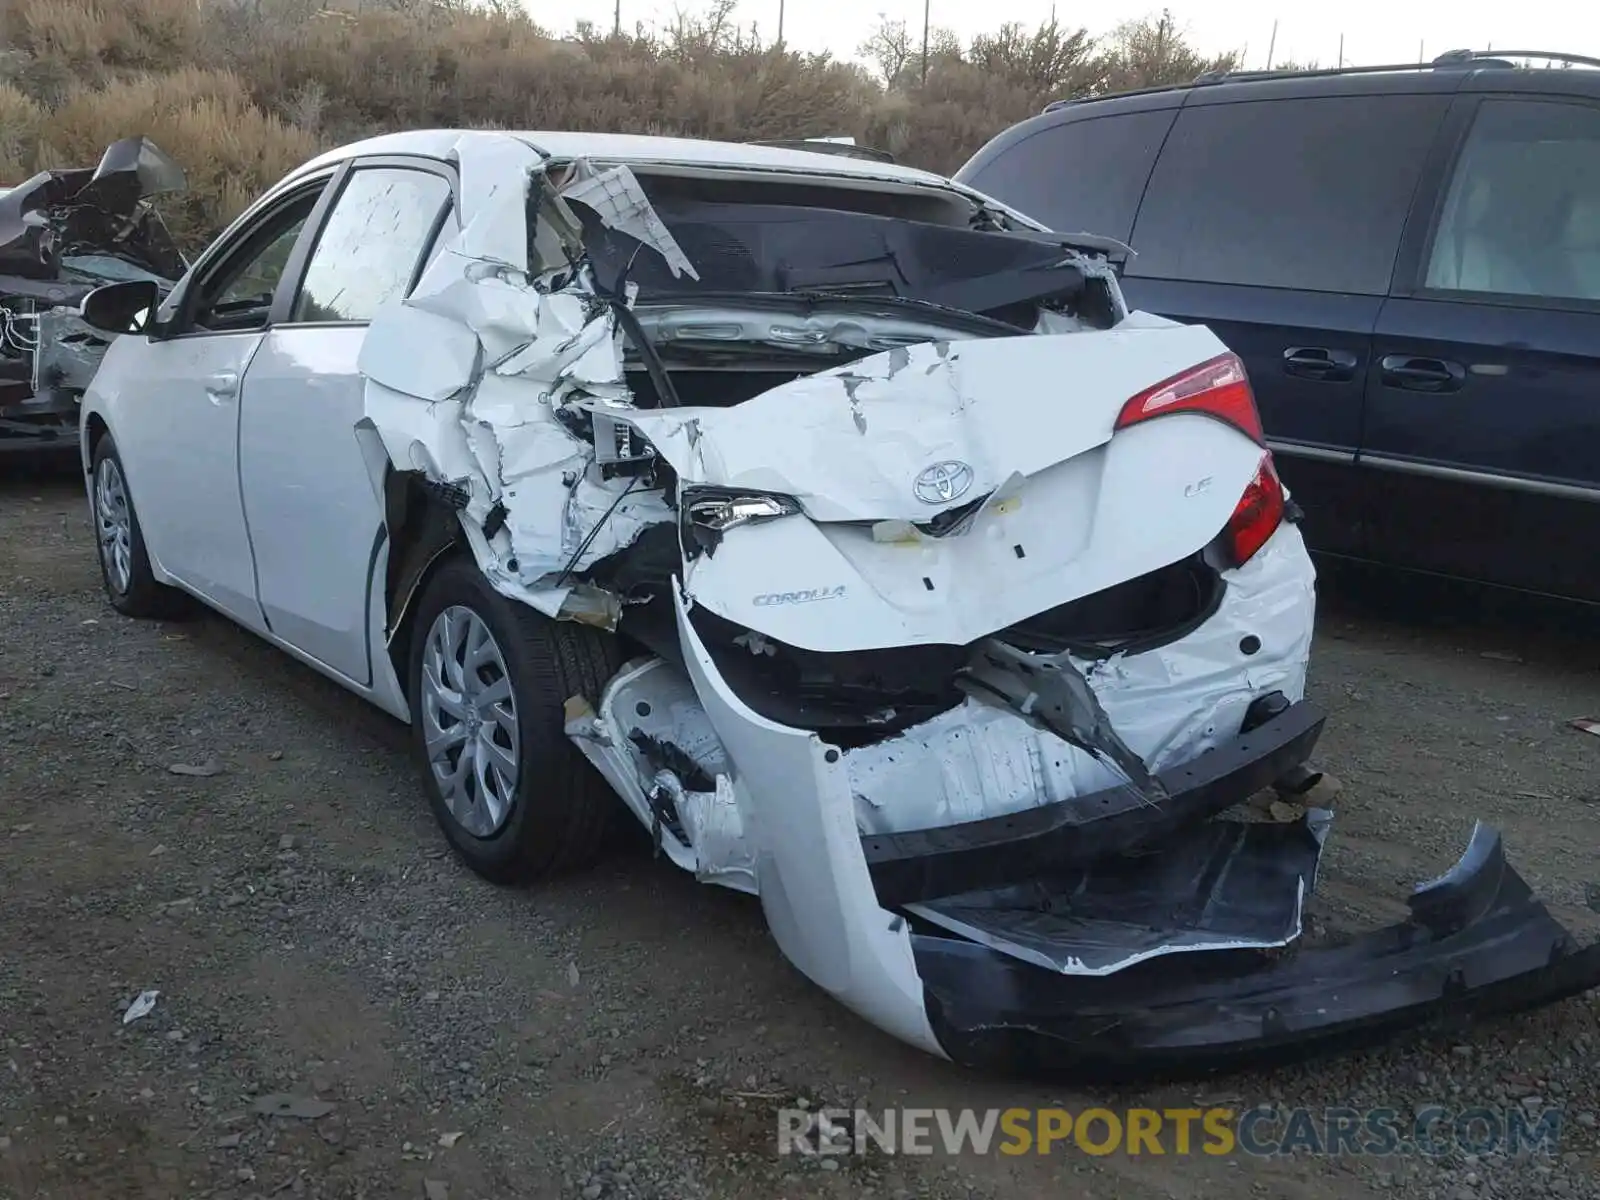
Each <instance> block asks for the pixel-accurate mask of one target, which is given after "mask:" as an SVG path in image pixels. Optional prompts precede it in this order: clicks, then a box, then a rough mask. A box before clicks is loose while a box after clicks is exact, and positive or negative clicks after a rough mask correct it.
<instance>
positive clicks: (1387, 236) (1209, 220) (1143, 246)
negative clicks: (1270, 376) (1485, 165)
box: [1127, 95, 1448, 296]
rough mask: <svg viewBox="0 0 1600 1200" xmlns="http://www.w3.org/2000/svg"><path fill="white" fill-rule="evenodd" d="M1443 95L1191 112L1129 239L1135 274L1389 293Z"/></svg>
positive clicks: (1252, 104)
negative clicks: (1403, 229) (1404, 230)
mask: <svg viewBox="0 0 1600 1200" xmlns="http://www.w3.org/2000/svg"><path fill="white" fill-rule="evenodd" d="M1447 104H1448V98H1447V97H1444V96H1396V95H1378V96H1326V97H1307V98H1305V99H1293V100H1289V99H1284V100H1255V101H1247V102H1244V103H1237V104H1206V105H1199V106H1196V107H1191V108H1186V109H1184V110H1183V111H1182V112H1181V113H1180V114H1179V116H1178V120H1177V123H1176V124H1175V125H1174V126H1173V129H1172V133H1171V135H1170V136H1169V137H1168V138H1167V142H1166V147H1165V149H1164V150H1163V151H1162V153H1161V161H1160V162H1158V163H1157V164H1156V169H1155V172H1154V174H1152V176H1151V178H1150V186H1149V188H1148V189H1147V190H1146V192H1145V199H1144V205H1143V207H1142V208H1141V209H1140V212H1139V220H1138V223H1137V224H1136V225H1135V227H1134V230H1133V247H1134V249H1135V250H1137V251H1138V252H1139V253H1138V257H1136V258H1135V259H1134V260H1133V261H1132V262H1131V263H1130V264H1129V266H1128V271H1127V273H1128V274H1129V275H1130V276H1135V277H1143V278H1148V279H1170V280H1183V281H1191V282H1198V283H1232V284H1245V285H1251V286H1256V287H1276V288H1296V289H1300V290H1304V291H1316V292H1347V293H1355V294H1358V295H1368V296H1381V295H1383V294H1384V293H1386V292H1387V291H1388V290H1389V278H1390V276H1391V274H1392V273H1393V271H1394V259H1395V252H1396V250H1397V249H1398V248H1399V245H1400V234H1401V230H1402V227H1403V226H1404V224H1405V218H1406V211H1407V209H1408V208H1409V207H1410V205H1411V197H1412V193H1413V192H1414V191H1415V189H1416V185H1417V178H1418V176H1419V175H1420V174H1421V171H1422V163H1423V159H1424V158H1425V157H1426V155H1427V153H1428V150H1429V147H1430V145H1431V144H1432V141H1433V138H1434V134H1435V132H1436V131H1437V129H1438V127H1439V122H1440V120H1441V118H1442V117H1443V115H1444V110H1445V107H1446V106H1447Z"/></svg>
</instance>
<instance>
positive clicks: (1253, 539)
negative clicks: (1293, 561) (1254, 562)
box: [1222, 454, 1283, 567]
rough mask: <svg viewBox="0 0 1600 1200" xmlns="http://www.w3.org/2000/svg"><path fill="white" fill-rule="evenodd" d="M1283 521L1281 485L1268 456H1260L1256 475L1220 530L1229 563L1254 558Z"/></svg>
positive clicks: (1234, 563) (1237, 565)
mask: <svg viewBox="0 0 1600 1200" xmlns="http://www.w3.org/2000/svg"><path fill="white" fill-rule="evenodd" d="M1281 524H1283V484H1281V483H1280V482H1278V473H1277V472H1276V471H1275V470H1273V469H1272V455H1270V454H1267V455H1264V456H1263V457H1262V459H1261V466H1260V468H1259V469H1258V470H1257V471H1256V477H1255V478H1254V479H1252V480H1251V481H1250V486H1249V487H1247V488H1245V490H1244V495H1243V496H1240V497H1239V503H1238V505H1237V506H1235V508H1234V510H1233V516H1231V517H1229V518H1228V524H1227V526H1226V528H1224V529H1223V531H1222V537H1223V540H1224V541H1225V542H1226V543H1227V547H1228V556H1229V557H1230V558H1231V559H1232V560H1233V565H1234V566H1236V567H1242V566H1244V564H1245V563H1247V562H1249V561H1250V560H1251V559H1252V558H1254V557H1255V554H1256V551H1257V550H1260V549H1261V547H1263V546H1265V545H1266V544H1267V539H1268V538H1269V537H1271V536H1272V535H1273V533H1274V532H1275V531H1276V530H1277V528H1278V526H1279V525H1281Z"/></svg>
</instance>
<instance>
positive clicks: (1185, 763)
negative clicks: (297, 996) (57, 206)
mask: <svg viewBox="0 0 1600 1200" xmlns="http://www.w3.org/2000/svg"><path fill="white" fill-rule="evenodd" d="M1127 253H1128V251H1127V250H1126V248H1125V247H1121V246H1118V245H1117V244H1115V243H1111V242H1107V241H1104V240H1101V239H1096V238H1093V237H1088V236H1083V237H1067V236H1062V235H1058V234H1050V233H1046V232H1044V231H1042V230H1040V229H1038V228H1037V227H1036V226H1034V225H1033V223H1031V222H1029V221H1028V220H1026V219H1025V218H1023V217H1021V216H1020V215H1018V214H1016V213H1014V212H1011V211H1009V210H1007V209H1005V208H1004V207H1003V206H1000V205H998V204H996V203H995V202H993V201H991V200H989V199H987V198H985V197H983V196H981V195H979V194H977V193H974V192H972V191H971V190H970V189H967V188H964V187H961V186H959V185H957V184H954V183H951V182H950V181H948V180H945V179H943V178H940V177H938V176H933V175H929V174H925V173H923V172H918V171H913V170H908V169H905V168H900V167H896V166H893V165H890V164H886V163H881V162H875V161H865V160H851V159H847V158H842V157H839V156H833V155H826V156H825V155H820V154H814V153H809V152H806V151H804V150H795V149H781V148H774V147H757V146H736V145H724V144H717V143H708V142H694V141H679V140H672V139H660V138H643V137H622V136H588V135H575V134H560V133H549V134H546V133H529V134H510V133H485V132H478V133H454V132H425V133H411V134H399V135H392V136H388V137H383V138H379V139H376V140H373V141H368V142H364V143H361V144H358V145H355V146H351V147H348V148H346V149H343V150H340V151H337V152H335V153H332V154H329V155H326V156H324V157H322V158H319V159H317V160H315V161H314V162H311V163H309V164H307V165H306V166H305V167H303V168H302V169H300V170H298V171H296V172H294V173H293V174H292V175H291V176H289V177H288V178H287V179H285V180H284V181H283V182H282V183H281V184H279V185H278V186H277V187H275V188H274V189H272V191H271V192H269V193H268V194H267V195H266V196H265V197H263V198H262V199H261V200H260V201H259V202H258V203H257V204H255V205H254V206H253V207H252V208H251V209H250V210H249V211H248V212H247V213H246V214H245V215H244V216H242V217H241V218H240V219H239V220H238V221H237V222H236V223H235V224H234V225H233V226H232V227H231V228H230V229H228V230H227V231H226V232H225V233H224V234H223V235H222V237H221V238H220V239H219V240H218V241H217V242H216V243H215V244H214V245H213V246H212V247H211V248H210V249H209V250H208V251H207V252H206V253H205V254H203V255H202V256H201V257H200V258H199V260H198V261H197V262H196V263H195V265H194V266H193V268H192V269H191V270H190V271H189V273H188V274H187V275H186V276H185V278H184V279H183V280H182V282H181V283H180V284H179V285H178V287H177V288H176V289H175V290H174V291H173V292H172V293H171V295H170V296H167V297H166V298H164V299H163V298H162V297H161V296H160V294H159V292H158V290H157V289H156V286H155V285H154V284H147V283H142V282H128V283H120V284H114V285H111V286H107V287H104V288H101V289H99V290H97V291H96V292H94V293H92V294H91V295H90V296H89V297H88V299H86V300H85V302H84V308H83V314H84V317H85V319H86V320H88V321H89V322H90V323H92V324H93V325H95V326H96V327H97V328H99V329H101V330H103V331H105V332H108V333H116V334H122V335H123V336H120V337H118V338H117V339H116V340H115V341H114V342H113V344H112V346H111V348H110V350H109V352H108V353H107V355H106V357H105V360H104V364H103V366H102V367H101V369H100V371H99V374H98V376H97V377H96V379H95V381H94V383H93V385H92V387H91V388H90V389H89V391H88V393H87V395H86V397H85V400H84V403H83V410H82V411H83V424H82V438H83V456H84V466H85V470H86V473H87V479H88V488H89V496H90V501H91V504H92V509H93V518H94V524H95V529H96V532H97V535H98V539H99V547H100V560H101V565H102V568H103V571H104V576H105V583H106V587H107V590H108V592H109V594H110V597H111V600H112V603H113V604H114V605H115V606H116V607H117V608H118V609H120V610H121V611H123V612H125V613H128V614H130V615H134V616H145V615H155V614H159V613H163V612H167V611H169V610H170V608H171V603H172V601H173V600H174V599H175V598H177V597H178V595H179V593H180V592H183V593H190V594H192V595H193V596H196V597H198V598H199V599H201V600H202V601H204V602H205V603H206V604H207V605H209V606H211V607H212V608H215V609H217V610H219V611H220V612H222V613H225V614H226V615H227V616H229V617H231V618H232V619H234V620H235V621H238V622H239V623H240V624H242V625H244V626H246V627H248V628H249V629H251V630H253V631H255V632H256V633H258V634H260V635H261V636H262V637H264V638H267V639H268V640H270V641H271V642H273V643H274V644H276V645H278V646H280V647H282V648H283V649H284V650H286V651H288V652H289V653H291V654H293V655H294V656H295V657H296V658H298V659H300V660H302V661H303V662H305V663H308V664H310V665H311V666H313V667H315V668H316V669H317V670H319V671H321V672H322V673H324V674H326V675H328V676H329V677H331V678H333V679H335V680H337V681H338V682H339V683H341V684H343V685H344V686H345V687H347V688H349V689H350V690H352V691H354V692H356V693H358V694H360V695H362V696H364V697H366V698H367V699H369V700H371V701H372V702H373V703H375V704H377V705H379V706H380V707H382V708H384V709H386V710H387V711H389V712H391V713H393V714H394V715H395V716H396V717H399V718H401V719H404V720H408V721H409V722H410V723H411V724H412V727H413V729H414V731H415V739H416V746H417V751H418V755H419V759H420V763H421V766H422V774H423V778H424V780H425V787H426V789H427V792H428V795H429V797H430V800H431V802H432V805H433V808H434V811H435V813H436V815H437V817H438V820H439V823H440V825H441V827H442V828H443V830H444V833H445V835H446V837H447V838H448V839H449V840H450V843H451V844H452V846H454V847H455V849H456V851H457V852H458V853H459V854H460V855H461V856H462V857H463V858H464V859H465V860H466V861H467V862H469V863H470V864H471V865H472V866H473V867H474V868H475V869H476V870H477V871H479V872H480V873H482V874H483V875H485V876H487V877H489V878H491V879H495V880H512V879H529V878H533V877H537V876H540V875H543V874H546V873H548V872H551V871H554V870H557V869H562V868H568V867H571V866H574V865H578V864H581V863H582V862H584V861H586V860H588V859H590V858H591V857H592V856H593V855H594V854H595V853H596V852H597V850H598V848H599V847H600V845H601V841H602V838H603V836H604V834H605V831H606V828H607V826H608V823H609V822H610V821H611V819H612V817H613V815H614V814H618V813H621V812H622V811H623V810H624V809H626V810H627V811H628V812H631V813H632V815H633V817H634V818H635V819H636V820H638V821H639V822H641V823H642V824H643V825H644V826H645V827H646V828H647V829H648V830H649V833H650V836H651V837H652V838H653V839H654V841H655V844H656V846H657V847H658V848H659V851H660V853H661V854H662V855H663V856H664V857H666V858H668V859H669V860H670V861H671V862H672V863H673V864H675V865H676V866H678V867H680V868H682V869H683V870H686V871H690V872H693V873H694V874H695V875H696V876H697V877H698V878H700V879H702V880H705V881H707V882H714V883H720V884H723V885H726V886H728V887H733V888H737V889H740V890H743V891H746V892H750V893H753V894H755V895H757V896H759V897H760V902H761V904H762V907H763V910H764V912H765V914H766V917H767V920H768V922H769V925H770V927H771V929H772V932H773V934H774V936H775V938H776V939H777V942H778V944H779V945H780V947H781V948H782V950H783V953H784V954H785V955H786V956H787V957H788V958H789V959H790V960H791V961H792V962H793V963H794V964H795V965H796V966H797V967H798V968H799V969H800V970H801V971H803V972H804V973H805V974H806V975H807V976H809V977H810V978H811V979H812V980H814V981H815V982H816V983H817V984H819V985H820V986H821V987H823V988H825V989H826V990H827V991H829V992H830V993H832V994H833V995H834V996H836V997H837V998H838V999H839V1000H841V1001H842V1002H844V1003H845V1004H847V1005H849V1006H850V1007H851V1008H853V1009H855V1010H856V1011H857V1012H859V1013H861V1014H862V1015H863V1016H865V1017H866V1018H867V1019H869V1020H871V1021H873V1022H875V1023H876V1024H878V1025H879V1026H881V1027H882V1028H884V1029H886V1030H888V1031H890V1032H891V1033H893V1034H894V1035H895V1036H897V1037H900V1038H902V1039H904V1040H906V1041H908V1042H910V1043H913V1044H915V1045H918V1046H921V1047H923V1048H925V1049H927V1050H929V1051H931V1052H933V1053H935V1054H940V1055H945V1056H948V1057H951V1058H954V1059H957V1060H959V1061H963V1062H970V1063H985V1064H990V1065H994V1066H998V1067H1002V1068H1011V1069H1018V1070H1028V1071H1035V1072H1037V1071H1044V1070H1050V1069H1059V1070H1068V1071H1074V1072H1079V1073H1083V1072H1088V1071H1093V1070H1097V1069H1106V1070H1110V1071H1112V1072H1116V1073H1127V1072H1131V1071H1135V1070H1140V1069H1145V1068H1151V1069H1158V1070H1163V1071H1180V1070H1189V1069H1195V1068H1215V1067H1218V1066H1223V1065H1228V1064H1231V1063H1234V1062H1239V1061H1244V1060H1247V1059H1249V1058H1251V1057H1253V1056H1256V1055H1258V1054H1261V1053H1263V1052H1267V1053H1271V1054H1273V1055H1281V1054H1282V1053H1283V1052H1284V1051H1285V1050H1287V1049H1289V1048H1306V1047H1315V1046H1320V1045H1322V1044H1324V1043H1326V1042H1328V1041H1330V1040H1332V1039H1334V1038H1338V1037H1343V1036H1345V1035H1349V1034H1353V1033H1368V1032H1372V1031H1375V1030H1384V1029H1389V1028H1392V1027H1395V1026H1398V1025H1403V1024H1411V1023H1416V1022H1418V1021H1420V1020H1423V1019H1425V1018H1427V1017H1429V1016H1431V1015H1433V1014H1435V1013H1436V1012H1440V1011H1443V1010H1445V1009H1449V1010H1450V1011H1452V1012H1454V1013H1457V1014H1459V1013H1463V1012H1468V1011H1472V1010H1474V1009H1482V1008H1506V1007H1515V1006H1520V1005H1528V1004H1534V1003H1539V1002H1543V1001H1545V1000H1549V999H1552V998H1554V997H1557V996H1559V995H1563V994H1567V993H1570V992H1573V991H1576V990H1581V989H1582V988H1585V987H1588V986H1592V984H1593V983H1594V982H1595V979H1596V977H1597V975H1600V958H1597V952H1596V951H1595V950H1594V949H1592V948H1590V949H1580V948H1579V947H1577V946H1576V945H1575V944H1574V942H1573V939H1572V938H1571V937H1570V936H1569V935H1568V933H1567V932H1566V931H1565V930H1564V929H1563V928H1562V927H1561V926H1560V925H1559V924H1557V923H1556V922H1555V920H1554V919H1553V918H1552V917H1551V916H1550V915H1549V914H1548V913H1547V912H1546V911H1545V909H1544V908H1543V907H1542V906H1541V905H1540V904H1539V903H1538V902H1537V901H1536V900H1535V899H1534V898H1533V897H1532V896H1531V895H1530V893H1529V891H1528V889H1527V887H1526V886H1525V885H1524V884H1523V883H1522V881H1521V880H1520V879H1519V878H1518V877H1517V876H1516V875H1515V873H1514V872H1513V871H1512V870H1511V868H1510V867H1509V866H1508V865H1507V864H1506V862H1505V859H1504V858H1503V856H1502V854H1501V851H1500V845H1499V840H1498V838H1497V836H1496V835H1495V834H1494V833H1493V831H1491V830H1487V829H1483V828H1480V829H1479V830H1478V831H1477V833H1476V834H1475V835H1474V837H1473V839H1472V842H1471V845H1470V846H1469V848H1468V850H1467V852H1466V854H1465V856H1464V857H1463V858H1462V860H1461V861H1460V862H1459V863H1458V864H1456V865H1455V866H1454V867H1452V868H1451V869H1450V870H1449V871H1447V872H1446V873H1445V874H1444V875H1443V876H1441V877H1440V878H1439V879H1438V880H1435V881H1433V882H1430V883H1427V884H1424V885H1420V886H1419V887H1418V889H1417V890H1416V892H1415V893H1414V894H1413V896H1412V897H1411V899H1410V905H1411V912H1412V916H1411V919H1410V920H1408V921H1407V922H1405V923H1403V924H1401V925H1398V926H1395V927H1392V928H1389V929H1385V930H1380V931H1377V932H1375V933H1373V934H1371V935H1368V936H1366V937H1363V938H1360V939H1356V940H1355V941H1353V942H1351V943H1349V944H1346V945H1342V946H1337V947H1318V948H1315V949H1313V948H1310V947H1298V946H1296V945H1295V943H1297V941H1298V939H1299V937H1300V934H1301V928H1302V906H1303V905H1304V903H1305V899H1306V896H1307V894H1308V892H1309V891H1310V889H1311V887H1312V885H1313V884H1314V882H1315V877H1316V868H1317V860H1318V855H1319V851H1320V849H1321V846H1322V841H1323V838H1324V836H1325V833H1326V831H1327V828H1328V822H1329V819H1330V817H1329V814H1327V813H1324V812H1319V811H1315V810H1313V811H1312V812H1310V813H1309V814H1308V815H1307V817H1306V819H1305V820H1304V821H1301V822H1298V823H1290V824H1257V823H1235V822H1230V821H1226V820H1219V819H1214V818H1217V817H1218V814H1220V813H1221V812H1222V811H1223V810H1224V809H1226V808H1228V807H1230V806H1232V805H1234V804H1235V803H1237V802H1239V801H1241V800H1243V799H1245V798H1246V797H1248V796H1250V795H1251V794H1253V793H1255V792H1257V791H1259V790H1261V789H1263V788H1266V787H1269V786H1274V785H1276V786H1278V787H1280V788H1282V789H1285V790H1290V791H1293V790H1297V789H1300V788H1303V787H1304V786H1305V785H1306V784H1307V783H1308V782H1309V781H1310V780H1312V779H1313V778H1314V773H1313V772H1312V771H1311V770H1310V768H1309V767H1308V766H1307V765H1306V764H1307V758H1308V756H1309V754H1310V752H1311V750H1312V747H1313V745H1314V743H1315V741H1316V738H1317V736H1318V734H1319V733H1320V731H1321V727H1322V717H1321V715H1320V714H1319V713H1318V712H1317V711H1316V710H1315V708H1314V707H1313V706H1311V705H1310V704H1308V703H1306V702H1305V701H1304V699H1303V690H1304V685H1305V676H1306V664H1307V656H1308V652H1309V647H1310V643H1311V633H1312V618H1313V608H1314V586H1313V571H1312V566H1311V563H1310V561H1309V560H1308V558H1307V556H1306V553H1305V550H1304V547H1303V546H1302V543H1301V539H1300V535H1299V532H1298V531H1297V529H1296V527H1295V524H1294V516H1295V513H1294V510H1293V506H1292V504H1291V503H1290V502H1289V501H1288V500H1287V498H1286V497H1285V495H1284V492H1283V489H1282V488H1281V486H1280V485H1279V483H1278V480H1277V477H1276V476H1275V474H1274V472H1273V467H1272V460H1271V456H1270V455H1269V454H1268V453H1267V451H1266V450H1265V449H1264V447H1263V439H1262V434H1261V428H1260V424H1259V420H1258V418H1257V414H1256V410H1255V405H1254V401H1253V398H1252V396H1251V392H1250V386H1249V383H1248V380H1247V379H1246V378H1245V374H1244V371H1243V369H1242V368H1241V366H1240V364H1239V362H1238V360H1237V359H1236V358H1234V357H1233V356H1232V355H1231V354H1229V353H1227V352H1226V350H1225V349H1224V347H1223V346H1222V345H1221V343H1220V342H1219V341H1218V340H1217V339H1216V338H1215V337H1214V336H1213V335H1212V334H1211V333H1210V332H1209V331H1207V330H1206V329H1204V328H1200V327H1186V326H1180V325H1175V324H1172V323H1170V322H1166V321H1162V320H1159V319H1156V318H1151V317H1145V316H1142V315H1140V314H1133V315H1130V314H1129V313H1128V312H1127V311H1126V309H1125V306H1124V302H1123V299H1122V295H1121V291H1120V289H1119V287H1118V284H1117V276H1116V269H1117V265H1118V261H1119V260H1120V259H1121V258H1123V257H1124V256H1125V255H1126V254H1127Z"/></svg>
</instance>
